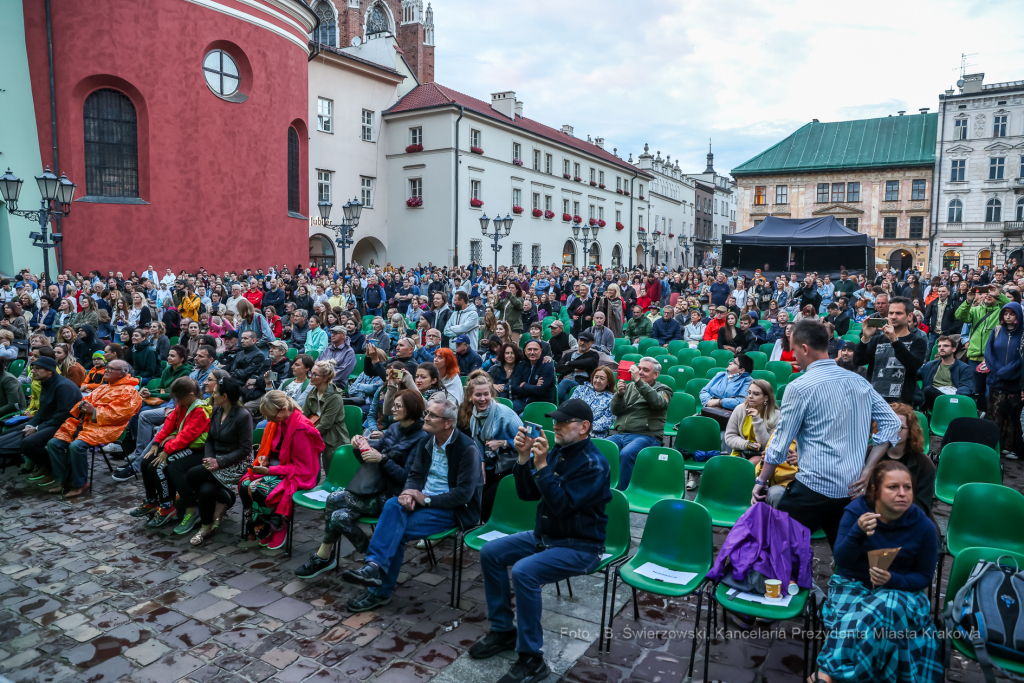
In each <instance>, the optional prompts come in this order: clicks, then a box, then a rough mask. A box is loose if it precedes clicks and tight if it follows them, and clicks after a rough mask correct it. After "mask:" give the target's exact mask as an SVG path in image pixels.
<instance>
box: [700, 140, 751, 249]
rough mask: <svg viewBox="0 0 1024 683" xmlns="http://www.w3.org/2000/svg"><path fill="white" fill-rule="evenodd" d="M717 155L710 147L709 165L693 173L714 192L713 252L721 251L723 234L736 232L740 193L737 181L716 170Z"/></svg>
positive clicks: (711, 209) (710, 208)
mask: <svg viewBox="0 0 1024 683" xmlns="http://www.w3.org/2000/svg"><path fill="white" fill-rule="evenodd" d="M714 162H715V155H714V154H713V153H712V152H711V149H710V146H709V148H708V165H707V167H706V168H705V169H704V172H703V173H691V174H689V177H690V178H691V179H692V180H698V181H700V182H702V183H704V184H705V185H707V186H709V187H711V188H712V189H713V190H714V192H713V194H712V197H711V202H710V205H709V206H708V209H709V211H708V213H709V214H711V219H710V222H711V227H712V232H711V244H712V253H713V254H719V253H721V251H720V248H721V244H722V235H731V234H733V233H735V232H736V202H737V199H738V196H739V193H738V192H737V189H736V181H735V180H733V179H732V178H731V177H729V176H724V175H721V174H720V173H718V172H717V171H715V163H714Z"/></svg>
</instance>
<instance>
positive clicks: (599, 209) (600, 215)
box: [597, 206, 604, 221]
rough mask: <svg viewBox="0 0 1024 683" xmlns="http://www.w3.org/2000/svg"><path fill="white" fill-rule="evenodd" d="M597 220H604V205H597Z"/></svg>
mask: <svg viewBox="0 0 1024 683" xmlns="http://www.w3.org/2000/svg"><path fill="white" fill-rule="evenodd" d="M597 220H599V221H603V220H604V207H603V206H599V207H597Z"/></svg>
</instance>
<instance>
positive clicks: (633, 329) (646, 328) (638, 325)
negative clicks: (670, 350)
mask: <svg viewBox="0 0 1024 683" xmlns="http://www.w3.org/2000/svg"><path fill="white" fill-rule="evenodd" d="M653 325H654V323H652V322H651V319H650V318H648V317H647V316H645V315H644V309H642V308H640V307H639V306H633V317H632V318H630V319H629V322H628V323H626V329H625V330H624V331H623V333H622V335H623V336H624V337H626V339H628V340H629V343H630V344H637V343H639V342H640V340H641V339H642V338H643V337H650V336H651V331H652V330H653V329H654V327H653Z"/></svg>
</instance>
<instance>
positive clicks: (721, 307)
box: [715, 306, 729, 313]
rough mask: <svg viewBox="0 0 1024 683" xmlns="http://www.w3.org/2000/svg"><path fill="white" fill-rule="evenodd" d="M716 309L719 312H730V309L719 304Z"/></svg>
mask: <svg viewBox="0 0 1024 683" xmlns="http://www.w3.org/2000/svg"><path fill="white" fill-rule="evenodd" d="M715 311H717V312H719V313H728V312H729V309H728V308H726V307H725V306H719V307H717V308H716V309H715Z"/></svg>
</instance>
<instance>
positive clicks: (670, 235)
mask: <svg viewBox="0 0 1024 683" xmlns="http://www.w3.org/2000/svg"><path fill="white" fill-rule="evenodd" d="M668 236H669V237H675V236H676V235H675V233H672V232H670V233H669V234H668Z"/></svg>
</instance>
